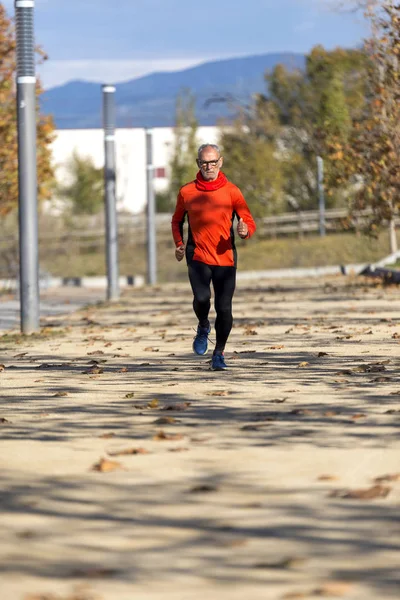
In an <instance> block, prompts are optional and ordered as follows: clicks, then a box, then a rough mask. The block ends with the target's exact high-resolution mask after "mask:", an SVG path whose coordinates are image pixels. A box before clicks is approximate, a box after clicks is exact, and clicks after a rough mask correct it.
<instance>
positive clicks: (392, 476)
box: [374, 473, 400, 483]
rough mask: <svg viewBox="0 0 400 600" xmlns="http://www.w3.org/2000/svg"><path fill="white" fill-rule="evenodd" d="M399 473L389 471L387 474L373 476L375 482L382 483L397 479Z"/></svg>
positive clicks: (399, 478)
mask: <svg viewBox="0 0 400 600" xmlns="http://www.w3.org/2000/svg"><path fill="white" fill-rule="evenodd" d="M399 480H400V473H390V474H388V475H381V476H380V477H375V479H374V481H375V483H384V482H385V481H399Z"/></svg>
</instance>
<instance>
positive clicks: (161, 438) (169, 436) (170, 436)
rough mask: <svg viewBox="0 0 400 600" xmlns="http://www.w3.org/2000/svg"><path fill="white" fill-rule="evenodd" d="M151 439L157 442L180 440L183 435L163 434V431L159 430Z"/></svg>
mask: <svg viewBox="0 0 400 600" xmlns="http://www.w3.org/2000/svg"><path fill="white" fill-rule="evenodd" d="M153 439H154V440H156V441H157V442H159V441H164V440H182V439H183V435H181V434H180V433H165V431H162V430H161V431H159V432H158V433H156V435H155V436H154V437H153Z"/></svg>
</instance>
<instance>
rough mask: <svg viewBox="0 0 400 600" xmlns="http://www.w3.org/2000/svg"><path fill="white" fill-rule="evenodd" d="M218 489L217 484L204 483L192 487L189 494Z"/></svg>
mask: <svg viewBox="0 0 400 600" xmlns="http://www.w3.org/2000/svg"><path fill="white" fill-rule="evenodd" d="M217 490H218V488H217V487H216V486H215V485H208V484H202V485H195V486H194V487H192V488H191V489H190V490H189V494H203V493H206V492H216V491H217Z"/></svg>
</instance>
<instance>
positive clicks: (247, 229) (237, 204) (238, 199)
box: [233, 188, 257, 239]
mask: <svg viewBox="0 0 400 600" xmlns="http://www.w3.org/2000/svg"><path fill="white" fill-rule="evenodd" d="M235 192H236V193H235V196H234V201H233V208H234V210H235V212H236V214H237V216H238V219H239V223H238V226H237V232H238V235H239V236H240V237H241V238H242V239H247V238H249V237H251V236H252V235H253V233H254V232H255V230H256V228H257V227H256V224H255V222H254V219H253V217H252V215H251V212H250V209H249V207H248V206H247V202H246V200H245V199H244V197H243V194H242V192H241V191H240V190H239V188H236V190H235Z"/></svg>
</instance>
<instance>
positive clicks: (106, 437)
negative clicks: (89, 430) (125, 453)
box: [99, 432, 115, 440]
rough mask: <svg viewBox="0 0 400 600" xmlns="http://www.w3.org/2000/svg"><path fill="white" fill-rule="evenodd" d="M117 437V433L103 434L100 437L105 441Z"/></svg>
mask: <svg viewBox="0 0 400 600" xmlns="http://www.w3.org/2000/svg"><path fill="white" fill-rule="evenodd" d="M113 437H115V433H111V432H110V433H102V434H101V435H99V438H101V439H103V440H109V439H111V438H113Z"/></svg>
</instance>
